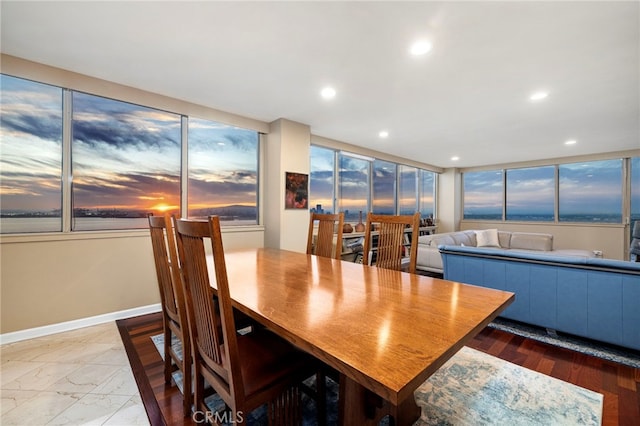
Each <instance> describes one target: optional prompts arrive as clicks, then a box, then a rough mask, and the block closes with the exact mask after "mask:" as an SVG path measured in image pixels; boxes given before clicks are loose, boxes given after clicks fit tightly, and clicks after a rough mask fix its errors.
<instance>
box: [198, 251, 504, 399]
mask: <svg viewBox="0 0 640 426" xmlns="http://www.w3.org/2000/svg"><path fill="white" fill-rule="evenodd" d="M225 259H226V265H227V274H228V278H229V287H230V291H231V298H232V299H233V303H234V306H235V307H236V308H237V309H238V310H240V311H243V312H244V313H246V314H248V315H250V316H251V317H252V318H254V319H256V320H257V321H259V322H260V323H262V324H264V325H265V326H267V327H269V328H271V329H272V330H274V331H275V332H276V333H278V334H279V335H281V336H283V337H284V338H286V339H287V340H289V341H291V342H292V343H293V344H295V345H296V346H298V347H299V348H301V349H303V350H305V351H306V352H309V353H311V354H313V355H314V356H315V357H316V358H318V359H320V360H322V361H324V362H325V363H327V364H328V365H330V366H332V367H334V368H335V369H337V370H338V371H340V372H341V373H343V374H345V375H347V376H348V377H350V378H351V379H353V380H355V381H356V382H358V383H360V384H361V385H362V386H364V387H366V388H368V389H369V390H371V391H372V392H374V393H376V394H378V395H380V396H381V397H383V398H385V399H386V400H388V401H391V402H392V403H394V404H399V403H400V402H401V401H403V400H405V399H406V398H408V397H409V396H411V395H412V394H413V391H414V390H415V389H416V388H417V387H418V386H419V385H420V384H421V383H423V382H424V381H425V380H426V379H427V378H428V377H429V376H430V375H431V374H433V373H434V372H435V371H436V370H437V369H438V368H439V367H440V366H441V365H442V364H444V362H446V361H447V360H448V359H449V358H450V357H451V356H453V355H454V354H455V353H456V352H457V351H458V350H459V349H460V348H461V347H462V346H463V345H464V344H465V342H467V341H468V340H470V339H471V338H472V337H473V336H474V335H475V334H477V333H478V332H479V331H480V330H482V329H483V328H484V327H485V326H486V325H487V324H488V323H489V322H490V321H491V320H492V319H493V318H495V317H496V316H497V315H498V314H499V313H500V312H501V311H502V310H503V309H504V308H506V307H507V306H508V305H509V304H510V303H511V302H512V301H513V300H514V295H513V293H509V292H504V291H499V290H493V289H487V288H483V287H476V286H471V285H467V284H461V283H456V282H451V281H446V280H441V279H437V278H431V277H426V276H421V275H415V274H409V273H405V272H399V271H392V270H387V269H381V268H376V267H370V266H365V265H360V264H354V263H350V262H343V261H340V260H335V259H329V258H323V257H317V256H313V255H307V254H303V253H296V252H291V251H286V250H279V249H269V248H256V249H246V250H232V251H228V252H226V253H225ZM210 275H211V277H212V279H211V281H212V283H214V278H213V270H211V271H210ZM213 285H215V283H214V284H213Z"/></svg>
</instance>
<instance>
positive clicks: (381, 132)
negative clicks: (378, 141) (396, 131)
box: [378, 130, 389, 139]
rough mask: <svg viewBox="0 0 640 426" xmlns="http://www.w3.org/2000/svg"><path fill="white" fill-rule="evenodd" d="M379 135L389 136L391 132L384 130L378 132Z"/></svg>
mask: <svg viewBox="0 0 640 426" xmlns="http://www.w3.org/2000/svg"><path fill="white" fill-rule="evenodd" d="M378 136H380V137H381V138H382V139H385V138H388V137H389V132H387V131H386V130H382V131H380V133H378Z"/></svg>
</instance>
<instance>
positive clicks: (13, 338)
mask: <svg viewBox="0 0 640 426" xmlns="http://www.w3.org/2000/svg"><path fill="white" fill-rule="evenodd" d="M160 310H162V306H161V305H160V303H156V304H153V305H147V306H140V307H137V308H131V309H125V310H123V311H117V312H110V313H108V314H102V315H96V316H94V317H88V318H80V319H77V320H72V321H65V322H61V323H58V324H50V325H44V326H42V327H34V328H28V329H26V330H20V331H14V332H11V333H4V334H0V345H4V344H6V343H14V342H19V341H21V340H27V339H33V338H36V337H42V336H48V335H50V334H56V333H61V332H63V331H71V330H76V329H78V328H83V327H89V326H92V325H98V324H104V323H106V322H111V321H115V320H119V319H122V318H130V317H135V316H138V315H145V314H150V313H153V312H159V311H160Z"/></svg>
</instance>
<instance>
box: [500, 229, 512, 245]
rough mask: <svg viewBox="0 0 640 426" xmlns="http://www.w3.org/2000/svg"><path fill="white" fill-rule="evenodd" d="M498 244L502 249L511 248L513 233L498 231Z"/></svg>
mask: <svg viewBox="0 0 640 426" xmlns="http://www.w3.org/2000/svg"><path fill="white" fill-rule="evenodd" d="M498 242H499V243H500V247H502V248H506V249H508V248H511V232H507V231H498Z"/></svg>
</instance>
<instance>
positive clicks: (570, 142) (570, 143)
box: [564, 139, 578, 145]
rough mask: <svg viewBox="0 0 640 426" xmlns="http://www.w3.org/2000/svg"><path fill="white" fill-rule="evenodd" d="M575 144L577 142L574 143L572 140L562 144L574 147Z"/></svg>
mask: <svg viewBox="0 0 640 426" xmlns="http://www.w3.org/2000/svg"><path fill="white" fill-rule="evenodd" d="M577 143H578V141H576V140H574V139H571V140H569V141H566V142H565V143H564V144H565V145H575V144H577Z"/></svg>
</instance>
